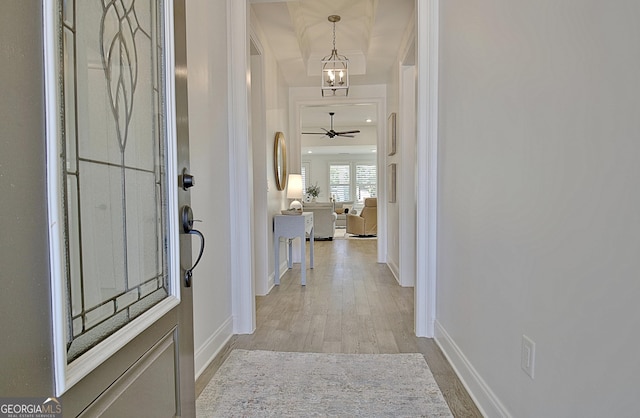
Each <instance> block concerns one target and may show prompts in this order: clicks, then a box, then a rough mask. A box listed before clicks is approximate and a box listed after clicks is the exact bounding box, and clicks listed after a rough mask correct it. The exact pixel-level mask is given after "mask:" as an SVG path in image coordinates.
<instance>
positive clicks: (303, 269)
mask: <svg viewBox="0 0 640 418" xmlns="http://www.w3.org/2000/svg"><path fill="white" fill-rule="evenodd" d="M306 235H307V234H305V232H304V230H303V231H302V236H301V237H300V254H301V260H300V273H301V274H300V276H301V284H302V285H303V286H306V284H307V251H306V246H307V237H306Z"/></svg>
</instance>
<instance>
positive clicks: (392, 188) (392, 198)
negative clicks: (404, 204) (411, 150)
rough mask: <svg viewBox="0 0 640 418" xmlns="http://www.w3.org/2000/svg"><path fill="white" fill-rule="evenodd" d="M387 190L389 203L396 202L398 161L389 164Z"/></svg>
mask: <svg viewBox="0 0 640 418" xmlns="http://www.w3.org/2000/svg"><path fill="white" fill-rule="evenodd" d="M387 190H388V195H389V196H388V197H389V199H388V200H389V203H396V163H391V164H389V165H388V166H387Z"/></svg>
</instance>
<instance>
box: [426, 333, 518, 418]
mask: <svg viewBox="0 0 640 418" xmlns="http://www.w3.org/2000/svg"><path fill="white" fill-rule="evenodd" d="M435 340H436V344H437V345H438V347H440V350H442V353H443V354H444V356H445V357H446V358H447V360H448V361H449V364H451V367H453V370H454V371H455V373H456V375H457V376H458V378H459V379H460V381H461V382H462V385H463V386H464V387H465V389H466V390H467V392H468V393H469V396H471V399H473V402H474V403H475V404H476V406H477V407H478V409H479V410H480V413H482V416H485V417H504V418H510V417H511V414H510V413H509V411H507V408H506V407H505V406H504V405H503V404H502V402H500V399H498V397H497V396H496V394H495V393H493V391H492V390H491V388H490V387H489V385H488V384H487V382H485V381H484V380H483V379H482V377H481V376H480V373H478V371H477V370H476V369H475V368H474V367H473V365H472V364H471V362H470V361H469V359H467V357H466V356H465V355H464V353H463V352H462V350H461V349H460V347H458V346H457V345H456V342H455V341H454V340H453V339H452V338H451V336H450V335H449V333H447V331H446V330H445V329H444V327H443V326H442V324H440V323H439V322H438V321H436V323H435Z"/></svg>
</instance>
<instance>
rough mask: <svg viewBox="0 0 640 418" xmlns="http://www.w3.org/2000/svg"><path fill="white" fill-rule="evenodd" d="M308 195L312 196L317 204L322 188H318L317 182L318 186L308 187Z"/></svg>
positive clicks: (312, 199)
mask: <svg viewBox="0 0 640 418" xmlns="http://www.w3.org/2000/svg"><path fill="white" fill-rule="evenodd" d="M307 195H308V196H311V201H312V202H315V201H316V199H317V198H318V196H320V186H318V183H317V182H316V184H311V185H309V187H307Z"/></svg>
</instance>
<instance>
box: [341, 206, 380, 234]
mask: <svg viewBox="0 0 640 418" xmlns="http://www.w3.org/2000/svg"><path fill="white" fill-rule="evenodd" d="M377 233H378V199H377V198H375V197H369V198H367V199H365V200H364V208H363V209H362V211H361V212H360V213H359V214H358V215H352V214H348V215H347V234H354V235H376V234H377Z"/></svg>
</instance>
